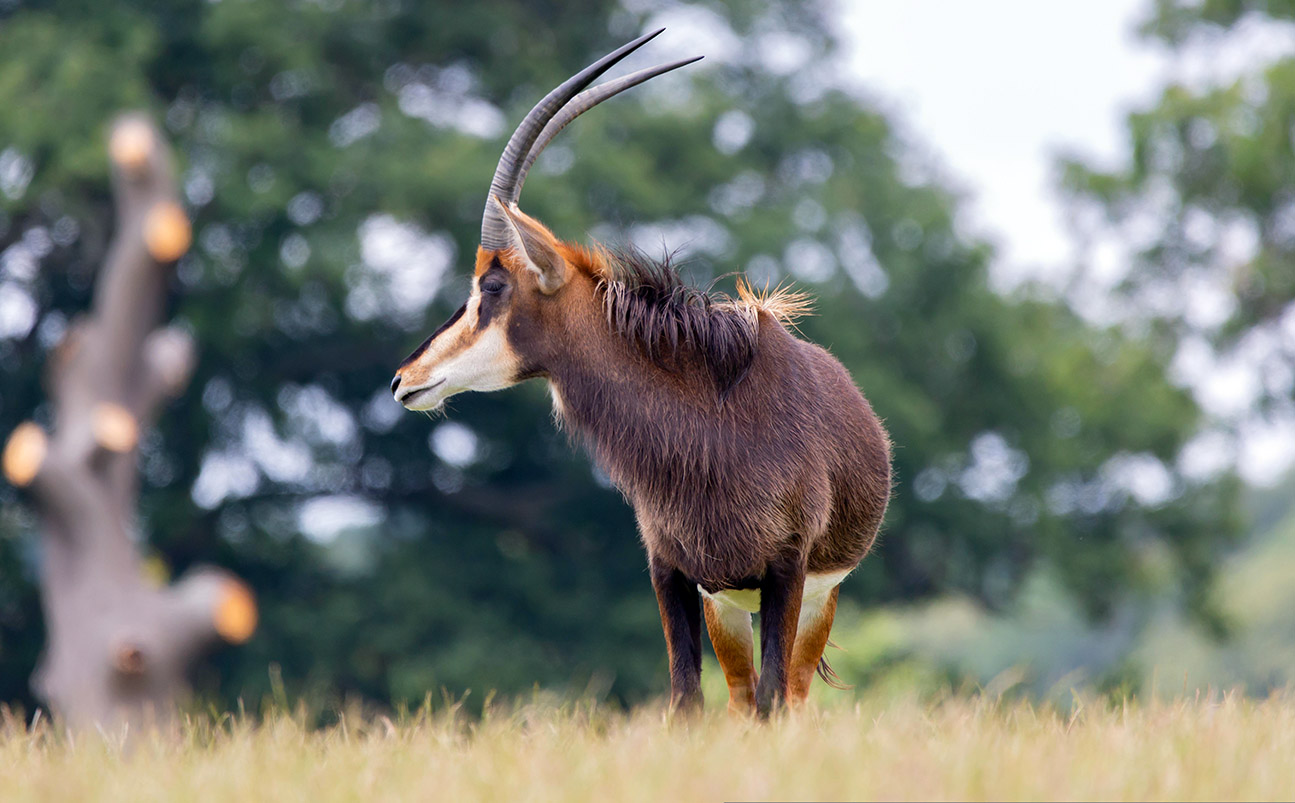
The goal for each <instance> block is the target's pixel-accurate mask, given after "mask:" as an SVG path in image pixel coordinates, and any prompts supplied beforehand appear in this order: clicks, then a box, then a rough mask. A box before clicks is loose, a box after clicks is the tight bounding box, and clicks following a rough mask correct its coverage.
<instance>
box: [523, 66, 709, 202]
mask: <svg viewBox="0 0 1295 803" xmlns="http://www.w3.org/2000/svg"><path fill="white" fill-rule="evenodd" d="M702 58H704V57H703V56H693V57H692V58H690V59H683V60H682V61H676V62H673V63H671V64H661V65H658V66H656V67H649V68H647V69H646V70H639V71H638V72H634V73H630V74H629V75H626V76H623V77H621V78H617V79H616V80H615V81H608V82H607V83H605V84H599V85H598V86H595V87H593V88H591V89H586V90H585V91H584V92H581V93H580V94H579V95H576V96H575V97H574V98H572V99H571V101H570V102H569V103H567V105H565V106H563V107H562V110H561V111H560V112H558V114H557V116H556V117H554V118H553V119H552V120H549V121H548V123H547V124H546V125H545V126H544V130H543V131H541V132H540V136H539V139H537V140H535V144H534V145H532V146H531V151H530V153H528V154H526V159H525V161H523V162H522V169H521V170H520V171H519V172H518V173H517V183H516V184H515V185H514V186H513V194H512V196H511V197H505V198H504V200H505V201H506V202H508V203H513V204H515V203H517V199H518V198H520V197H521V195H522V185H523V184H525V183H526V174H527V173H528V172H530V169H531V165H533V164H535V160H536V159H538V158H539V156H540V153H542V152H543V151H544V148H545V147H546V146H548V144H549V142H550V141H552V139H553V138H554V137H556V136H557V135H558V133H559V132H560V131H562V129H564V128H566V127H567V126H568V125H569V124H570V123H571V121H572V120H574V119H576V118H577V117H579V116H580V115H582V114H584V113H585V112H587V111H589V110H590V109H592V108H593V107H595V106H597V105H598V104H599V103H602V102H603V101H604V100H607V99H608V98H611V97H613V96H615V95H619V94H620V93H622V92H624V91H625V90H627V89H631V88H633V87H636V86H638V85H639V84H641V83H643V82H644V81H647V80H649V79H652V78H656V77H657V76H658V75H662V74H664V73H668V72H670V71H671V70H677V69H679V68H680V67H684V66H686V65H689V64H692V63H693V62H694V61H701V60H702Z"/></svg>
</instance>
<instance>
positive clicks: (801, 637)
mask: <svg viewBox="0 0 1295 803" xmlns="http://www.w3.org/2000/svg"><path fill="white" fill-rule="evenodd" d="M840 590H841V587H840V586H834V587H833V588H832V590H831V591H829V592H827V593H826V594H823V595H822V596H820V597H817V598H813V599H811V598H808V597H807V598H806V599H805V600H804V601H803V602H802V603H801V606H800V622H799V624H798V625H797V627H796V643H795V645H794V646H793V647H792V651H791V666H790V667H789V673H788V674H789V675H790V677H789V678H788V679H787V702H788V704H789V705H791V706H799V705H802V704H803V703H804V702H805V699H806V698H807V697H808V696H809V686H810V684H811V683H813V682H814V672H815V671H816V670H817V669H818V662H819V659H821V658H822V657H823V649H824V648H825V647H826V646H827V637H828V635H829V634H830V633H831V632H832V620H833V619H834V618H835V617H836V597H837V594H838V593H839V592H840Z"/></svg>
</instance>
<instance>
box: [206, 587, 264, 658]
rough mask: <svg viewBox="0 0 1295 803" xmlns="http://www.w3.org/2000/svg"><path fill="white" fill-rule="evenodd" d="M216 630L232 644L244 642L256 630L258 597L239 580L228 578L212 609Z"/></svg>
mask: <svg viewBox="0 0 1295 803" xmlns="http://www.w3.org/2000/svg"><path fill="white" fill-rule="evenodd" d="M212 622H213V624H215V626H216V632H217V633H218V634H220V637H221V638H223V639H224V640H225V641H228V642H229V643H230V644H242V643H243V642H245V641H247V640H248V639H250V638H251V637H252V634H253V633H255V632H256V623H257V610H256V597H255V596H254V595H253V594H252V589H250V588H248V587H247V585H246V584H244V583H242V582H239V581H238V580H227V581H226V582H225V587H224V589H223V590H222V592H221V595H220V599H219V600H217V601H216V608H215V610H213V611H212Z"/></svg>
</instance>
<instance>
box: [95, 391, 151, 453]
mask: <svg viewBox="0 0 1295 803" xmlns="http://www.w3.org/2000/svg"><path fill="white" fill-rule="evenodd" d="M91 415H92V416H93V419H92V426H93V427H94V441H95V443H97V444H99V445H100V446H102V447H103V448H105V449H107V450H108V451H110V452H117V453H118V454H125V453H126V452H129V451H130V450H131V449H134V448H135V444H137V443H139V422H138V421H136V420H135V416H133V415H131V413H130V411H129V410H127V409H126V408H125V407H122V406H121V405H120V404H115V403H113V402H100V403H99V404H96V405H95V406H94V412H93V413H91Z"/></svg>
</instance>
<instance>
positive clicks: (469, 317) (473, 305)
mask: <svg viewBox="0 0 1295 803" xmlns="http://www.w3.org/2000/svg"><path fill="white" fill-rule="evenodd" d="M480 316H481V293H479V292H477V280H476V279H473V280H472V295H471V296H469V297H468V309H467V311H466V312H464V313H463V320H464V321H466V322H467V324H468V328H469V329H476V328H477V321H478V320H479V318H480Z"/></svg>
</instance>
